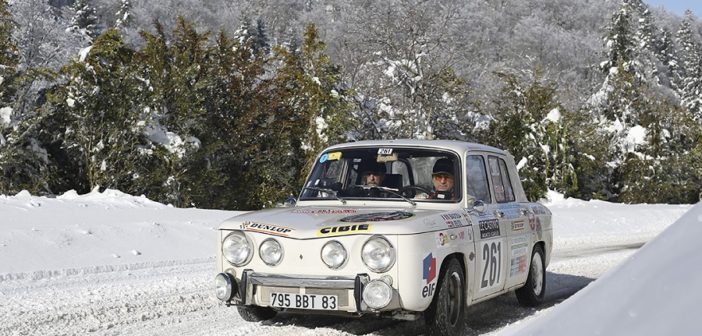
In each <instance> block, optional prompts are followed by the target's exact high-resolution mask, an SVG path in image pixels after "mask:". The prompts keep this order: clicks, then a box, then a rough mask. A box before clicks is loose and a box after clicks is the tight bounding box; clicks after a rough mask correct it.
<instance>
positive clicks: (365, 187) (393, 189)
mask: <svg viewBox="0 0 702 336" xmlns="http://www.w3.org/2000/svg"><path fill="white" fill-rule="evenodd" d="M352 187H356V188H361V189H363V190H370V189H378V190H382V191H384V192H387V193H391V194H393V195H395V196H398V197H400V198H402V199H403V200H405V201H407V202H408V203H409V204H412V205H415V206H416V205H417V202H415V201H413V200H411V199H409V198H407V197H405V196H404V195H402V194H400V190H399V189H395V188H388V187H380V186H378V187H374V186H368V185H360V184H357V185H354V186H352Z"/></svg>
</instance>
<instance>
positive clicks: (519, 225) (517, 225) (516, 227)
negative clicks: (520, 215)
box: [512, 220, 524, 231]
mask: <svg viewBox="0 0 702 336" xmlns="http://www.w3.org/2000/svg"><path fill="white" fill-rule="evenodd" d="M521 230H524V221H523V220H520V221H516V222H512V231H521Z"/></svg>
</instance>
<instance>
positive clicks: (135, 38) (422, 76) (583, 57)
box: [0, 0, 702, 210]
mask: <svg viewBox="0 0 702 336" xmlns="http://www.w3.org/2000/svg"><path fill="white" fill-rule="evenodd" d="M701 35H702V25H701V24H700V22H699V21H698V19H697V17H696V16H695V13H692V12H690V11H688V12H687V13H685V15H683V16H682V17H679V16H676V15H673V14H671V13H668V12H666V11H664V10H663V9H660V8H652V7H650V6H648V5H647V4H646V3H645V2H644V1H642V0H590V1H576V0H529V1H524V0H468V1H467V0H424V1H420V0H386V1H368V0H343V1H342V0H304V1H290V0H271V1H263V0H237V1H228V0H210V1H202V2H197V1H187V0H163V1H146V0H0V44H2V49H1V50H2V51H3V52H2V53H1V54H0V194H7V195H12V194H16V193H18V192H20V191H21V190H28V191H30V192H31V193H33V194H37V195H46V196H52V195H58V194H61V193H63V192H65V191H68V190H76V191H77V192H79V193H85V192H89V191H91V190H94V189H95V188H99V189H106V188H109V189H119V190H121V191H123V192H126V193H130V194H133V195H145V196H146V197H148V198H150V199H153V200H156V201H159V202H163V203H168V204H173V205H174V206H178V207H199V208H217V209H236V210H248V209H259V208H263V207H271V206H275V205H276V203H277V202H280V201H281V200H283V199H285V198H286V197H288V196H290V195H293V196H296V195H297V193H298V192H299V190H300V188H301V185H302V182H303V180H304V178H305V177H306V175H307V172H308V171H309V169H310V167H311V165H312V163H313V162H314V159H315V157H316V155H317V154H318V153H319V151H320V150H321V149H323V148H324V147H326V146H328V145H332V144H336V143H340V142H347V141H358V140H369V139H399V138H411V139H453V140H463V141H471V142H478V143H484V144H488V145H492V146H496V147H499V148H503V149H506V150H508V151H509V152H510V153H511V154H512V155H514V157H515V160H516V161H517V162H519V169H520V175H521V177H522V179H523V181H522V183H523V184H524V187H525V189H526V191H527V194H528V197H529V198H530V199H532V200H536V199H539V198H540V197H543V196H544V195H545V194H546V192H547V190H555V191H558V192H561V193H563V194H565V195H566V196H572V197H578V198H581V199H602V200H609V201H614V202H624V203H672V204H677V203H696V202H698V201H699V200H700V197H701V195H702V38H701Z"/></svg>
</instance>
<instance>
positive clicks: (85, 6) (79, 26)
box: [67, 0, 100, 41]
mask: <svg viewBox="0 0 702 336" xmlns="http://www.w3.org/2000/svg"><path fill="white" fill-rule="evenodd" d="M71 9H72V10H73V12H74V15H73V17H72V18H71V23H70V26H69V27H68V29H67V30H68V31H70V32H77V33H80V34H82V35H85V36H87V37H88V38H89V39H90V40H91V41H92V40H93V39H94V38H95V37H97V36H98V35H100V31H99V28H98V18H97V16H96V14H95V7H93V6H92V5H91V4H90V0H74V1H73V5H72V6H71Z"/></svg>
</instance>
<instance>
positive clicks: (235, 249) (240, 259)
mask: <svg viewBox="0 0 702 336" xmlns="http://www.w3.org/2000/svg"><path fill="white" fill-rule="evenodd" d="M222 256H224V259H227V261H228V262H229V263H230V264H232V265H234V266H236V267H241V266H244V265H246V264H248V263H249V261H251V257H252V256H253V245H252V244H251V242H250V241H249V240H248V239H246V236H245V235H244V233H243V232H241V231H234V232H232V233H230V234H229V235H228V236H227V237H226V238H224V240H223V241H222Z"/></svg>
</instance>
